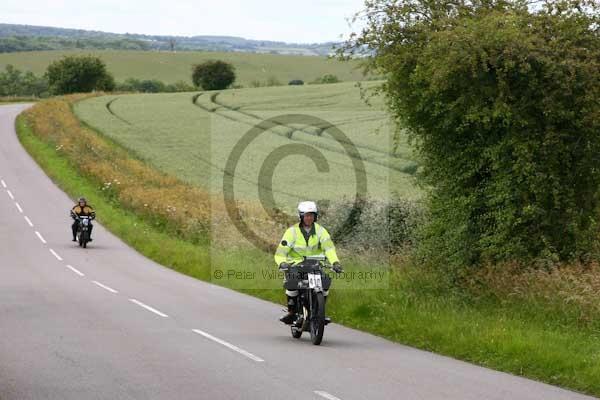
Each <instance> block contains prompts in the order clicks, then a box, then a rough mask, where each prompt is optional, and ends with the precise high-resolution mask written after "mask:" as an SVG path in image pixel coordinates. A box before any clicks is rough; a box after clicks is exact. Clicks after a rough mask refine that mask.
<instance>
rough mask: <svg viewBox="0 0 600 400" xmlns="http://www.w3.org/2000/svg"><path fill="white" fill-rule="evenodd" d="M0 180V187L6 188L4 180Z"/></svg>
mask: <svg viewBox="0 0 600 400" xmlns="http://www.w3.org/2000/svg"><path fill="white" fill-rule="evenodd" d="M0 182H2V187H3V188H4V189H6V183H5V182H4V179H0Z"/></svg>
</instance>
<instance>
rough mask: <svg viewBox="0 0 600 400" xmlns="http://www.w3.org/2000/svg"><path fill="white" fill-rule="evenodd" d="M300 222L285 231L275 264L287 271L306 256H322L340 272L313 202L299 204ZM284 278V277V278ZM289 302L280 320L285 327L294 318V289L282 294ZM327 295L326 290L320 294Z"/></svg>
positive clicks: (327, 233) (295, 293)
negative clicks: (291, 265)
mask: <svg viewBox="0 0 600 400" xmlns="http://www.w3.org/2000/svg"><path fill="white" fill-rule="evenodd" d="M298 216H299V218H300V222H299V223H298V224H295V225H293V226H291V227H289V228H288V229H287V231H285V234H284V235H283V238H282V239H281V242H280V243H279V246H278V247H277V251H276V252H275V262H276V263H277V265H278V266H279V269H281V270H288V269H289V267H290V264H295V263H298V262H301V261H302V260H303V257H305V256H316V255H322V254H325V256H326V257H327V260H328V261H329V262H330V263H331V264H332V265H333V269H334V271H336V272H339V271H341V270H342V267H341V265H340V260H339V259H338V256H337V254H336V252H335V246H334V245H333V241H332V240H331V236H329V232H327V229H325V228H323V227H322V226H321V225H319V224H317V223H316V222H315V221H316V220H317V218H318V216H319V212H318V210H317V205H316V204H315V202H313V201H303V202H301V203H300V204H298ZM286 279H287V275H286ZM285 294H286V295H287V299H288V303H287V304H288V313H287V314H286V315H284V316H283V317H281V318H280V321H281V322H283V323H285V324H291V323H292V321H293V320H294V318H295V312H296V311H295V310H296V299H297V297H298V291H297V290H287V289H286V291H285ZM323 294H324V295H325V296H327V295H328V291H325V292H324V293H323Z"/></svg>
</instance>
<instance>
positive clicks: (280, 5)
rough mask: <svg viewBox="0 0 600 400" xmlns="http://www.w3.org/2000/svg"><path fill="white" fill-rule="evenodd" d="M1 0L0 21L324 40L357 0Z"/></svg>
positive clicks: (335, 33) (342, 28)
mask: <svg viewBox="0 0 600 400" xmlns="http://www.w3.org/2000/svg"><path fill="white" fill-rule="evenodd" d="M47 4H48V3H47V2H46V1H44V0H28V1H26V2H23V1H16V0H2V5H0V16H1V17H0V18H1V19H0V22H5V23H17V24H29V25H48V26H56V27H65V28H78V29H92V30H102V31H108V32H117V33H125V32H130V33H144V34H159V35H185V36H192V35H227V36H242V37H245V38H250V39H261V40H281V41H286V42H324V41H330V40H337V39H338V38H339V35H340V34H343V33H348V32H349V28H348V25H347V22H346V18H348V17H350V16H352V14H353V13H355V12H356V11H358V10H360V9H361V8H362V5H363V0H343V1H342V0H321V1H317V0H305V1H302V2H298V1H281V0H280V1H276V0H261V1H247V0H246V1H242V0H219V1H217V2H215V1H214V0H212V1H191V0H177V1H164V0H144V1H141V0H130V1H122V0H87V1H81V0H80V1H76V0H53V1H52V6H51V7H49V6H48V5H47Z"/></svg>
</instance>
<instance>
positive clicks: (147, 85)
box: [116, 78, 195, 93]
mask: <svg viewBox="0 0 600 400" xmlns="http://www.w3.org/2000/svg"><path fill="white" fill-rule="evenodd" d="M116 89H117V90H118V91H120V92H140V93H162V92H170V93H174V92H193V91H194V90H195V88H194V87H193V86H192V85H190V84H188V83H186V82H184V81H178V82H175V83H171V84H168V85H167V84H165V83H163V82H161V81H159V80H156V79H146V80H139V79H136V78H129V79H127V80H125V82H123V83H120V84H118V85H117V86H116Z"/></svg>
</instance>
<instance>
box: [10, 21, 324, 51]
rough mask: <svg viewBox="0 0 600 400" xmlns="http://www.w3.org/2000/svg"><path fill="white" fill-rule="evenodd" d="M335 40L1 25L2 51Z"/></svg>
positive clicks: (266, 46)
mask: <svg viewBox="0 0 600 400" xmlns="http://www.w3.org/2000/svg"><path fill="white" fill-rule="evenodd" d="M333 45H334V43H312V44H297V43H284V42H275V41H269V40H250V39H244V38H240V37H234V36H161V35H140V34H134V33H125V34H119V33H109V32H99V31H87V30H82V29H65V28H53V27H45V26H32V25H13V24H0V53H2V52H5V53H6V52H16V51H35V50H70V49H113V50H161V51H162V50H165V51H175V50H177V51H194V50H195V51H198V50H200V51H218V52H248V53H272V54H298V55H321V56H326V55H329V54H330V53H331V51H332V47H333Z"/></svg>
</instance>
